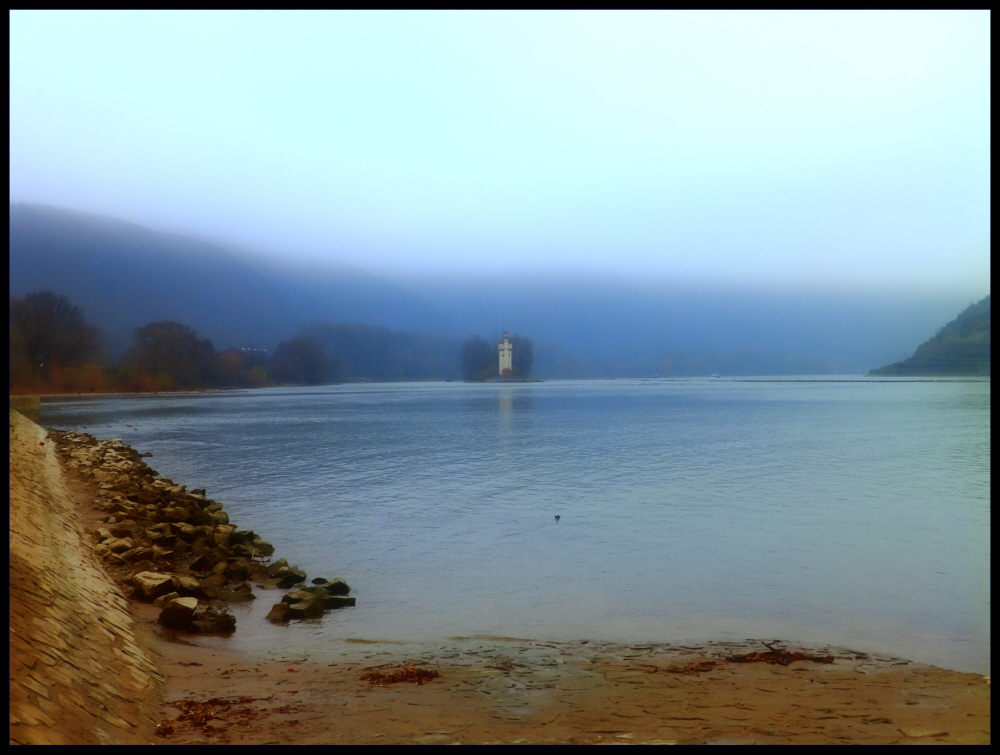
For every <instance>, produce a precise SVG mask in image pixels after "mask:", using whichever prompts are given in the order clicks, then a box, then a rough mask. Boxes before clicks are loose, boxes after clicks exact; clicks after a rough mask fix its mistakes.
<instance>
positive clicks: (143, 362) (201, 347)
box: [124, 320, 215, 388]
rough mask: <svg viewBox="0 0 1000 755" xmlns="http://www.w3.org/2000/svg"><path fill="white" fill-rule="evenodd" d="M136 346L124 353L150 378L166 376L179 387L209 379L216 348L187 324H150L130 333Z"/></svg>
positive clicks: (171, 321)
mask: <svg viewBox="0 0 1000 755" xmlns="http://www.w3.org/2000/svg"><path fill="white" fill-rule="evenodd" d="M133 337H134V339H135V345H134V346H132V348H131V349H129V350H128V352H126V354H125V358H124V361H126V362H130V363H132V364H134V365H135V366H136V367H138V368H139V369H140V370H144V371H146V372H148V373H149V374H150V375H154V376H155V375H160V374H167V375H169V376H170V377H171V378H173V382H174V385H175V386H176V387H178V388H186V387H193V386H198V385H204V384H206V383H207V382H208V381H209V380H210V377H211V376H210V372H211V368H212V358H213V357H214V356H215V349H214V348H212V342H211V341H208V340H202V339H201V338H199V337H198V333H196V332H195V331H194V330H192V329H191V328H189V327H188V326H187V325H181V324H180V323H179V322H174V321H173V320H163V321H161V322H151V323H149V324H148V325H144V326H143V327H141V328H136V329H135V332H134V333H133Z"/></svg>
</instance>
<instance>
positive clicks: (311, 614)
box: [287, 595, 323, 619]
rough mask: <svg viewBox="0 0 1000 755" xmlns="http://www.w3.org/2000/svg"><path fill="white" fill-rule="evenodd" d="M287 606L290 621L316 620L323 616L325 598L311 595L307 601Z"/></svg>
mask: <svg viewBox="0 0 1000 755" xmlns="http://www.w3.org/2000/svg"><path fill="white" fill-rule="evenodd" d="M287 605H288V618H290V619H314V618H316V617H317V616H322V615H323V598H321V597H320V596H318V595H310V596H309V597H308V598H307V599H306V600H301V601H299V602H298V603H288V604H287Z"/></svg>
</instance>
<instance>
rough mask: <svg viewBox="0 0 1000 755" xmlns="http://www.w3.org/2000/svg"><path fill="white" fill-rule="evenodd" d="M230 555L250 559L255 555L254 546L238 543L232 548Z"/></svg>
mask: <svg viewBox="0 0 1000 755" xmlns="http://www.w3.org/2000/svg"><path fill="white" fill-rule="evenodd" d="M230 553H232V554H233V555H234V556H242V557H243V558H250V557H252V556H253V555H254V549H253V546H250V545H244V544H243V543H237V544H236V545H234V546H232V547H231V548H230Z"/></svg>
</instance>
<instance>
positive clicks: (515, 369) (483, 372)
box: [458, 330, 541, 383]
mask: <svg viewBox="0 0 1000 755" xmlns="http://www.w3.org/2000/svg"><path fill="white" fill-rule="evenodd" d="M496 349H497V351H496V352H494V351H493V347H492V346H491V345H490V343H489V341H487V340H486V339H485V338H480V337H479V336H473V337H472V338H466V339H465V340H464V341H462V344H461V346H460V347H459V350H458V356H459V361H460V362H461V366H462V379H463V380H465V381H466V382H468V383H535V382H541V381H538V380H533V379H532V378H531V367H532V365H533V364H534V362H535V346H534V344H533V343H532V341H531V339H530V338H525V337H524V336H519V335H517V334H514V335H510V334H509V333H508V332H507V331H506V330H505V331H504V332H503V339H501V340H500V341H498V342H497V345H496ZM494 353H497V354H498V356H499V362H498V361H497V357H496V356H494Z"/></svg>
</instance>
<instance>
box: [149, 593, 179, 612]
mask: <svg viewBox="0 0 1000 755" xmlns="http://www.w3.org/2000/svg"><path fill="white" fill-rule="evenodd" d="M179 597H181V596H180V593H176V592H168V593H165V594H163V595H161V596H160V597H158V598H157V599H156V600H154V601H153V605H154V606H156V607H157V608H163V606H165V605H166V604H167V603H169V602H170V601H171V600H173V599H174V598H179Z"/></svg>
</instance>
